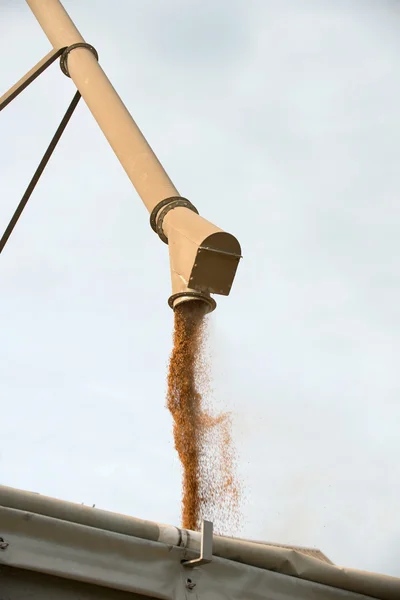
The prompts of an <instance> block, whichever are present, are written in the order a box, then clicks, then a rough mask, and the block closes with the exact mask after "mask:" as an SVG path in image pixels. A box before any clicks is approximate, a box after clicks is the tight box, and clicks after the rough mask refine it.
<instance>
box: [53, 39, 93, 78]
mask: <svg viewBox="0 0 400 600" xmlns="http://www.w3.org/2000/svg"><path fill="white" fill-rule="evenodd" d="M75 48H86V49H87V50H90V52H91V53H92V54H93V55H94V56H95V58H96V60H99V55H98V54H97V50H96V48H94V47H93V46H91V45H90V44H86V42H78V43H77V44H71V46H67V47H66V48H65V50H64V52H63V53H62V54H61V58H60V68H61V71H62V72H63V73H64V75H66V76H67V77H71V75H70V74H69V71H68V54H69V53H70V52H71V50H75Z"/></svg>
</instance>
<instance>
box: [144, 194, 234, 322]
mask: <svg viewBox="0 0 400 600" xmlns="http://www.w3.org/2000/svg"><path fill="white" fill-rule="evenodd" d="M174 202H176V201H174ZM186 202H188V201H186ZM189 204H190V203H189ZM189 204H188V205H186V206H184V205H178V206H175V207H172V208H171V209H170V210H169V211H168V212H167V214H165V216H164V218H162V211H161V214H160V215H159V216H157V217H156V222H157V231H158V233H159V235H160V237H161V239H163V241H165V242H166V243H168V248H169V256H170V267H171V283H172V296H171V298H170V301H169V304H170V306H171V307H172V308H175V306H176V305H177V304H178V303H179V302H182V301H188V300H204V301H205V302H206V303H208V307H209V310H208V312H210V311H211V310H214V308H215V306H216V303H215V301H214V300H213V299H212V298H211V297H210V294H220V295H223V296H228V295H229V293H230V291H231V287H232V284H233V280H234V278H235V274H236V269H237V267H238V264H239V260H240V258H241V248H240V244H239V242H238V240H237V239H236V238H235V237H234V236H233V235H231V234H230V233H226V232H225V231H223V230H222V229H219V228H218V227H216V226H215V225H213V224H212V223H210V222H209V221H207V220H206V219H204V218H203V217H201V216H200V215H199V214H198V213H197V210H196V209H195V208H194V206H193V205H191V204H190V205H189ZM163 210H164V211H165V208H164V209H163ZM160 219H161V223H160Z"/></svg>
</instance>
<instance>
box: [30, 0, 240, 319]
mask: <svg viewBox="0 0 400 600" xmlns="http://www.w3.org/2000/svg"><path fill="white" fill-rule="evenodd" d="M26 1H27V3H28V5H29V7H30V8H31V10H32V12H33V13H34V15H35V17H36V18H37V20H38V22H39V24H40V25H41V27H42V29H43V30H44V32H45V34H46V35H47V37H48V39H49V40H50V42H51V44H52V45H53V47H54V48H55V49H59V48H63V47H66V46H71V45H73V44H77V43H82V42H84V39H83V37H82V36H81V34H80V33H79V31H78V30H77V28H76V27H75V25H74V24H73V22H72V21H71V19H70V17H69V16H68V14H67V13H66V11H65V10H64V8H63V6H62V5H61V3H60V2H59V0H26ZM67 60H68V71H69V74H70V75H71V78H72V80H73V81H74V83H75V85H76V87H77V88H78V90H79V92H80V93H81V95H82V98H83V99H84V100H85V102H86V104H87V106H88V107H89V109H90V111H91V112H92V114H93V116H94V118H95V119H96V121H97V123H98V125H99V126H100V128H101V129H102V131H103V133H104V135H105V136H106V138H107V140H108V142H109V143H110V145H111V147H112V148H113V150H114V152H115V154H116V155H117V157H118V159H119V161H120V163H121V164H122V166H123V168H124V169H125V171H126V173H127V175H128V177H129V179H130V180H131V182H132V183H133V185H134V187H135V188H136V191H137V192H138V194H139V196H140V197H141V199H142V201H143V203H144V204H145V206H146V207H147V209H148V210H149V212H151V211H153V209H154V208H155V207H156V206H157V205H158V204H159V203H160V202H161V201H163V200H166V199H170V198H173V197H177V196H179V192H178V191H177V189H176V188H175V187H174V185H173V183H172V182H171V180H170V179H169V177H168V175H167V173H166V172H165V171H164V169H163V167H162V165H161V164H160V162H159V161H158V159H157V157H156V155H155V154H154V152H153V151H152V149H151V148H150V146H149V144H148V143H147V141H146V139H145V138H144V136H143V134H142V133H141V131H140V129H139V128H138V126H137V125H136V123H135V121H134V120H133V119H132V117H131V115H130V113H129V112H128V110H127V108H126V107H125V105H124V104H123V102H122V100H121V99H120V97H119V96H118V94H117V92H116V91H115V90H114V88H113V87H112V85H111V83H110V81H109V80H108V78H107V76H106V75H105V73H104V71H103V70H102V68H101V67H100V65H99V64H98V62H97V60H96V58H95V56H94V55H93V54H92V52H91V51H90V49H88V48H74V49H72V50H71V51H70V52H69V54H68V58H67ZM157 211H158V214H160V211H159V210H158V209H157ZM156 219H158V215H157V216H156ZM162 230H163V234H164V236H166V238H167V239H168V246H169V252H170V265H171V281H172V292H173V294H172V296H171V298H170V301H169V302H170V305H171V306H172V307H173V308H175V307H176V305H177V304H178V303H180V302H182V301H187V300H193V299H199V298H200V299H202V300H204V301H205V302H206V303H207V306H208V309H209V310H213V308H214V307H215V302H214V301H213V300H211V299H210V294H212V293H215V294H223V295H228V294H229V292H230V289H231V286H232V282H233V279H234V277H235V273H236V268H237V266H238V263H239V260H240V252H241V251H240V245H239V242H238V241H237V240H236V238H234V236H232V235H230V234H229V233H226V232H224V231H222V230H221V229H219V228H218V227H216V226H215V225H213V224H212V223H210V222H209V221H206V219H203V218H202V217H200V216H199V215H198V214H195V213H194V212H192V211H191V210H189V209H188V208H183V207H179V208H178V207H174V208H173V210H172V209H171V210H170V211H168V214H166V215H165V220H164V222H163V224H162ZM164 241H165V240H164ZM186 292H188V293H187V294H186Z"/></svg>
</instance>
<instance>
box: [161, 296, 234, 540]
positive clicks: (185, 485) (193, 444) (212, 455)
mask: <svg viewBox="0 0 400 600" xmlns="http://www.w3.org/2000/svg"><path fill="white" fill-rule="evenodd" d="M205 310H206V308H205V304H204V303H203V302H197V301H190V302H183V303H182V304H180V305H178V306H177V308H176V309H175V313H174V318H175V326H174V340H173V341H174V346H173V350H172V353H171V357H170V362H169V372H168V394H167V406H168V409H169V410H170V412H171V414H172V417H173V432H174V442H175V448H176V450H177V453H178V456H179V459H180V462H181V465H182V471H183V473H182V477H183V481H182V527H184V528H185V529H191V530H195V531H198V530H199V529H200V526H201V521H202V519H209V520H212V521H213V522H214V527H215V530H216V531H217V532H218V533H220V534H230V535H231V534H232V533H233V531H232V530H233V529H235V530H236V529H237V528H238V526H239V521H240V510H239V500H240V486H239V484H238V482H237V479H236V476H235V466H236V463H235V453H234V451H233V447H232V440H231V418H230V414H229V413H220V414H215V411H213V410H212V407H211V406H210V400H209V365H208V361H207V359H206V353H205V341H206V318H205Z"/></svg>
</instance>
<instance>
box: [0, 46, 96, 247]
mask: <svg viewBox="0 0 400 600" xmlns="http://www.w3.org/2000/svg"><path fill="white" fill-rule="evenodd" d="M78 47H79V48H82V47H84V48H87V49H88V50H90V51H91V52H92V53H93V54H94V55H95V57H96V58H98V54H97V52H96V49H95V48H93V46H91V45H90V44H86V43H79V44H72V45H71V46H67V47H65V48H59V49H58V50H53V51H52V52H49V54H47V55H46V56H45V57H44V58H43V59H42V60H41V61H40V62H38V64H37V65H35V66H34V67H33V69H31V70H30V71H29V72H28V73H27V74H26V75H24V77H22V79H20V80H19V81H18V82H17V83H16V84H15V85H14V86H13V87H12V88H11V89H10V90H8V92H6V93H5V94H4V95H3V96H2V97H1V98H0V112H1V111H2V110H3V108H5V107H6V106H7V105H8V104H10V102H11V101H12V100H14V99H15V98H16V97H17V96H19V94H20V93H21V92H22V91H23V90H24V89H25V88H27V87H28V85H29V84H31V83H32V81H35V79H36V78H37V77H39V75H40V74H41V73H43V71H45V70H46V69H47V67H49V66H50V65H52V64H53V62H54V61H55V60H56V59H57V58H58V57H59V56H61V59H60V68H61V70H62V72H63V73H64V75H66V76H67V77H69V71H68V54H69V53H70V52H71V50H73V49H74V48H78ZM80 98H81V94H80V92H76V93H75V95H74V97H73V99H72V101H71V103H70V105H69V106H68V108H67V111H66V113H65V115H64V117H63V119H62V121H61V123H60V125H59V126H58V128H57V131H56V133H55V134H54V136H53V139H52V140H51V142H50V144H49V146H48V148H47V150H46V152H45V153H44V155H43V158H42V160H41V161H40V163H39V166H38V168H37V169H36V171H35V172H34V174H33V177H32V179H31V180H30V182H29V185H28V187H27V188H26V190H25V192H24V195H23V196H22V198H21V201H20V203H19V204H18V206H17V208H16V210H15V212H14V214H13V216H12V217H11V220H10V222H9V224H8V225H7V227H6V229H5V231H4V233H3V235H2V237H1V239H0V254H1V252H2V251H3V249H4V246H5V245H6V243H7V241H8V239H9V237H10V235H11V233H12V231H13V229H14V227H15V226H16V224H17V222H18V219H19V218H20V216H21V214H22V211H23V210H24V208H25V206H26V205H27V203H28V200H29V198H30V197H31V195H32V192H33V190H34V189H35V186H36V184H37V182H38V181H39V178H40V176H41V174H42V173H43V171H44V169H45V167H46V165H47V163H48V162H49V160H50V157H51V155H52V154H53V152H54V150H55V147H56V145H57V143H58V142H59V140H60V138H61V135H62V134H63V132H64V129H65V128H66V126H67V124H68V121H69V120H70V118H71V117H72V113H73V112H74V110H75V108H76V107H77V105H78V102H79V100H80Z"/></svg>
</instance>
